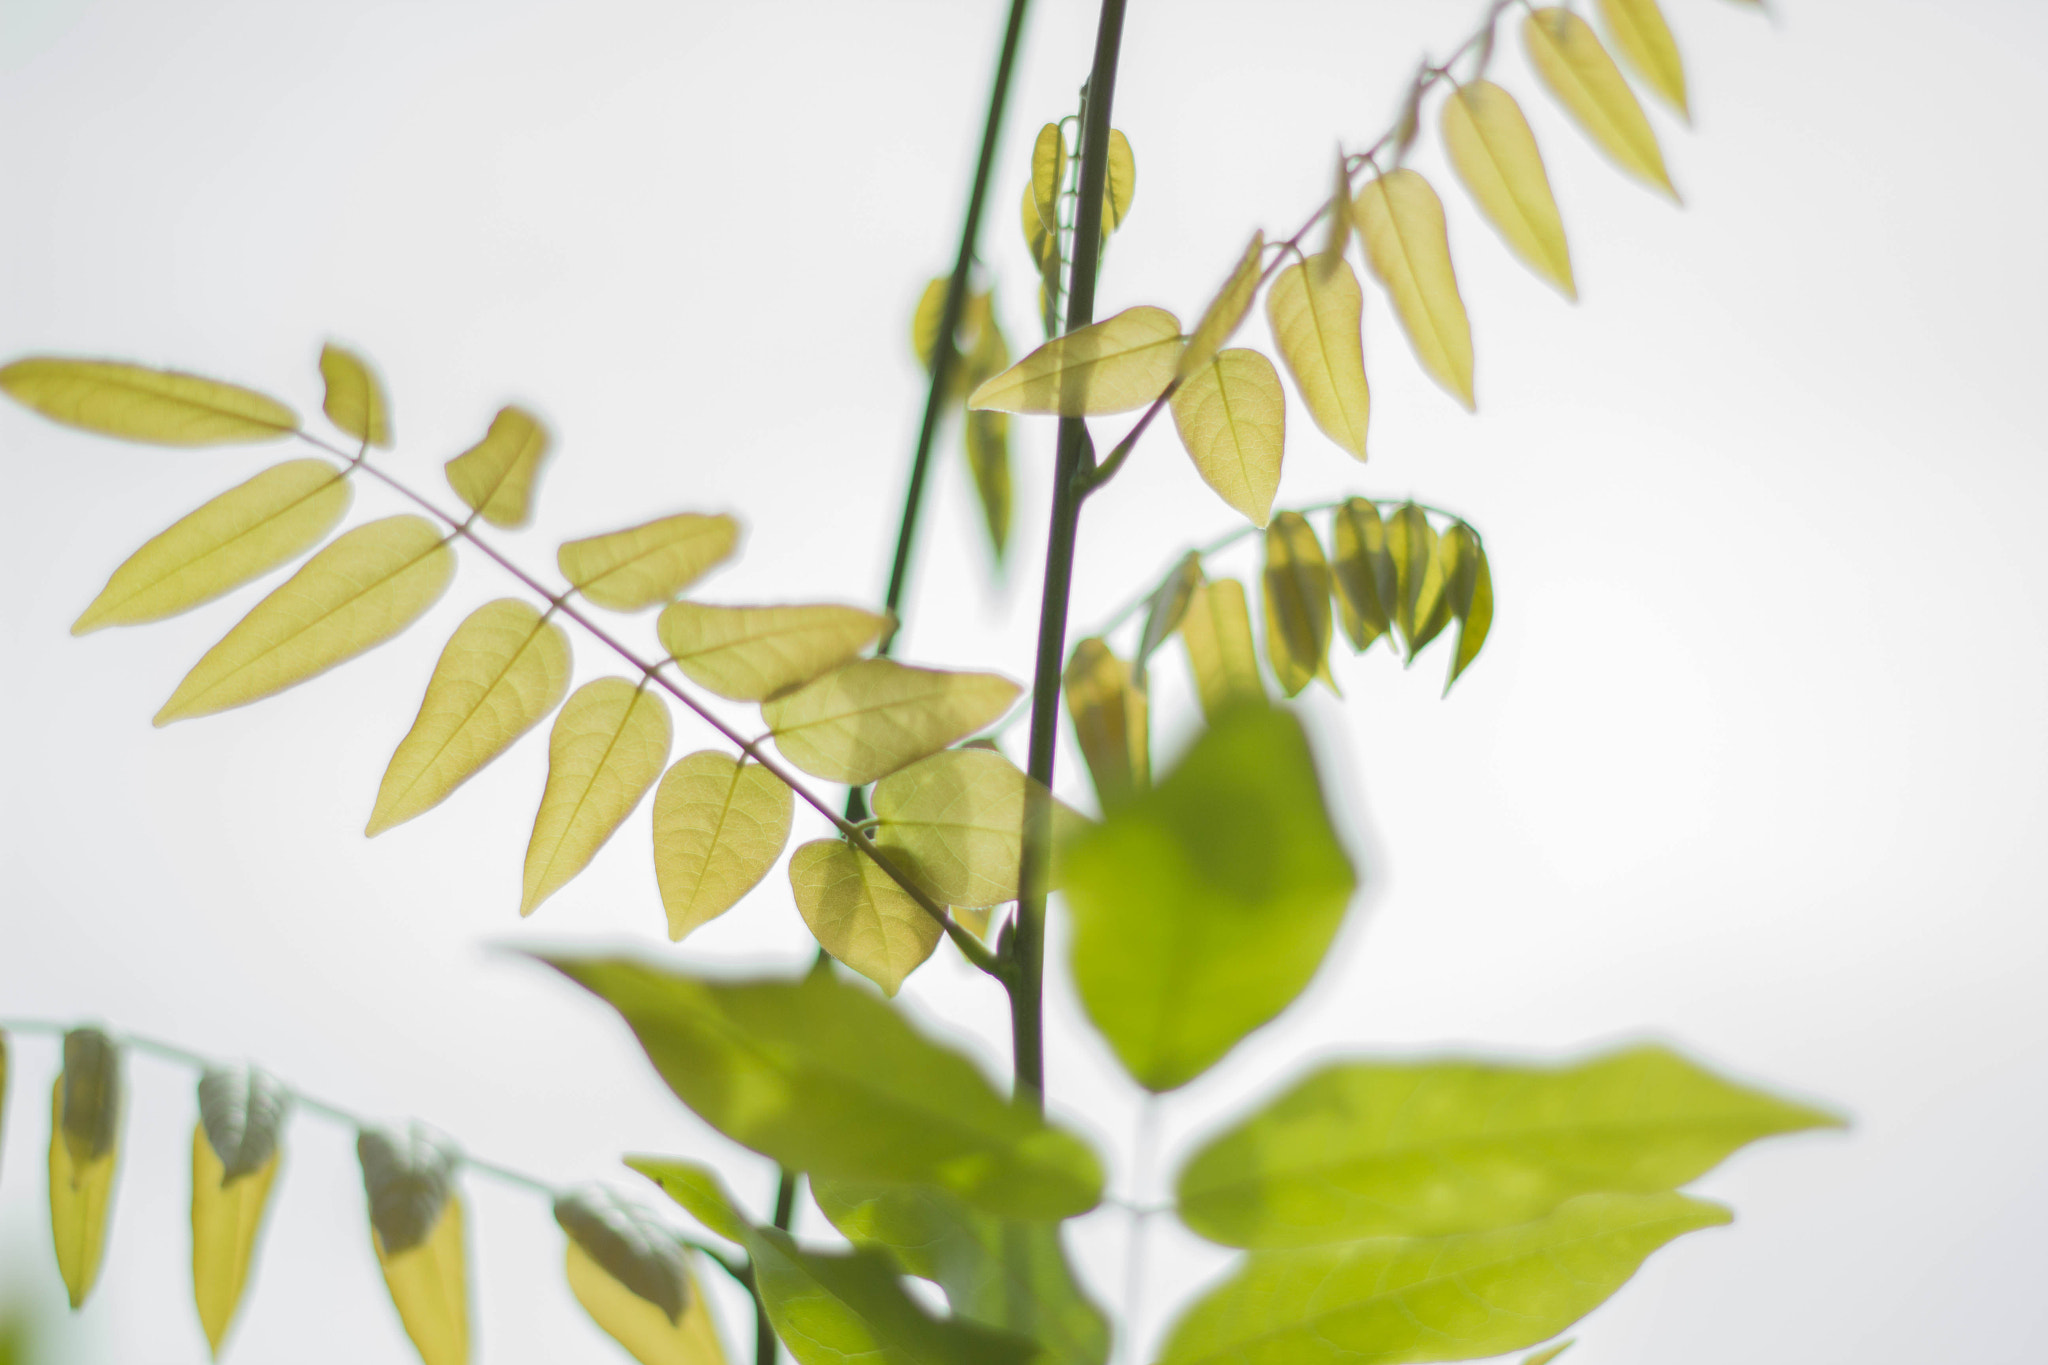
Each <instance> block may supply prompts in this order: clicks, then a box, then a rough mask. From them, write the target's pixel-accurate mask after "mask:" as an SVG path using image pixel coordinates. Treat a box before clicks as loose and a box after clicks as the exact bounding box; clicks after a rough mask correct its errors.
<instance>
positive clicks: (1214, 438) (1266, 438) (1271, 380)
mask: <svg viewBox="0 0 2048 1365" xmlns="http://www.w3.org/2000/svg"><path fill="white" fill-rule="evenodd" d="M1172 407H1173V429H1174V430H1175V431H1176V432H1178V433H1180V443H1181V445H1183V446H1185V447H1186V448H1187V452H1188V456H1189V457H1190V458H1191V459H1193V460H1194V462H1195V472H1196V473H1198V474H1200V475H1201V476H1202V482H1204V483H1206V484H1208V485H1209V487H1211V488H1213V489H1215V490H1216V494H1217V496H1218V497H1220V498H1222V499H1223V501H1225V502H1227V503H1229V504H1230V505H1231V506H1232V507H1233V508H1235V509H1236V510H1237V511H1239V512H1241V513H1243V514H1244V515H1245V516H1246V517H1247V518H1249V519H1250V521H1251V523H1252V525H1254V526H1264V525H1265V524H1266V519H1267V517H1269V516H1270V515H1271V514H1272V511H1273V495H1274V494H1275V493H1276V492H1278V491H1279V489H1280V457H1281V453H1282V450H1283V447H1284V445H1285V443H1286V436H1287V398H1286V395H1285V394H1283V393H1282V392H1281V390H1280V375H1279V373H1278V371H1276V370H1274V368H1273V362H1272V361H1270V360H1268V359H1266V357H1264V356H1262V355H1260V354H1259V353H1258V352H1257V351H1250V350H1245V349H1244V348H1242V347H1236V348H1233V349H1231V350H1228V351H1224V352H1222V353H1221V354H1219V355H1218V356H1217V357H1216V358H1215V359H1214V360H1212V361H1210V362H1209V363H1208V365H1206V366H1204V367H1203V368H1202V369H1200V370H1197V371H1196V372H1195V373H1194V374H1192V375H1190V376H1189V377H1188V378H1187V380H1186V382H1184V383H1183V384H1182V385H1181V386H1180V388H1179V389H1177V390H1176V391H1175V392H1174V395H1173V403H1172Z"/></svg>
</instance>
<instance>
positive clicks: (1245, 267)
mask: <svg viewBox="0 0 2048 1365" xmlns="http://www.w3.org/2000/svg"><path fill="white" fill-rule="evenodd" d="M1265 257H1266V234H1265V232H1264V231H1259V232H1254V233H1253V234H1252V239H1251V241H1250V242H1248V243H1247V244H1246V245H1245V249H1244V254H1243V255H1241V256H1239V257H1238V260H1237V264H1236V265H1235V266H1233V267H1232V268H1231V271H1230V278H1228V279H1226V280H1225V281H1224V282H1223V287H1222V288H1221V289H1219V290H1217V291H1216V297H1215V298H1213V299H1211V300H1209V306H1208V307H1207V308H1205V309H1203V310H1202V317H1201V320H1200V321H1199V322H1197V323H1196V324H1195V327H1194V330H1193V331H1191V332H1189V333H1188V341H1187V345H1186V347H1184V348H1183V349H1182V351H1181V353H1180V362H1179V364H1178V365H1177V366H1176V367H1175V369H1174V373H1173V377H1174V378H1176V379H1180V380H1185V379H1187V378H1188V376H1190V375H1192V374H1194V373H1195V372H1196V371H1197V370H1200V369H1202V368H1203V367H1204V366H1206V365H1208V363H1209V362H1210V361H1211V360H1214V359H1215V358H1216V353H1217V352H1218V351H1220V350H1222V349H1223V343H1224V342H1226V341H1228V340H1230V338H1231V336H1232V334H1234V333H1235V332H1236V331H1237V328H1238V325H1239V324H1240V323H1242V322H1243V321H1244V315H1245V314H1246V313H1249V312H1250V311H1251V310H1252V298H1253V296H1254V295H1255V294H1257V292H1258V288H1259V266H1260V264H1261V263H1262V262H1263V261H1264V260H1265Z"/></svg>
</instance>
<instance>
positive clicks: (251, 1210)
mask: <svg viewBox="0 0 2048 1365" xmlns="http://www.w3.org/2000/svg"><path fill="white" fill-rule="evenodd" d="M278 1159H279V1158H278V1152H277V1149H276V1147H275V1146H274V1145H273V1146H272V1147H271V1149H270V1154H269V1155H268V1156H267V1157H266V1158H265V1159H264V1160H263V1162H262V1163H261V1164H260V1165H258V1166H257V1167H255V1168H254V1169H253V1170H251V1171H249V1172H246V1173H245V1174H243V1175H241V1176H240V1177H239V1178H235V1177H231V1176H230V1175H229V1174H228V1168H227V1166H226V1165H225V1164H224V1163H223V1160H222V1158H221V1155H220V1152H219V1150H218V1149H217V1148H216V1147H215V1146H214V1145H213V1143H212V1141H211V1140H210V1139H209V1138H208V1137H207V1134H206V1125H205V1124H203V1123H201V1124H199V1125H197V1126H195V1127H194V1128H193V1130H192V1298H193V1302H194V1304H195V1305H196V1306H197V1307H198V1309H199V1325H200V1327H201V1328H202V1329H203V1330H204V1331H205V1332H206V1341H207V1344H208V1345H209V1346H210V1347H212V1349H213V1354H214V1358H215V1359H219V1358H220V1347H221V1343H222V1342H223V1341H224V1340H226V1339H227V1334H228V1327H229V1326H230V1325H231V1324H232V1323H233V1322H234V1319H235V1310H236V1309H238V1308H240V1307H241V1305H242V1293H243V1291H244V1290H245V1289H246V1288H247V1287H248V1284H249V1266H250V1263H251V1261H253V1260H254V1259H255V1255H256V1239H257V1237H258V1236H259V1235H260V1234H261V1232H262V1230H263V1215H264V1212H265V1211H266V1209H267V1208H268V1207H269V1204H270V1187H271V1183H272V1182H273V1181H274V1180H276V1178H277V1166H278Z"/></svg>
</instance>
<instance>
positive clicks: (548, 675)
mask: <svg viewBox="0 0 2048 1365" xmlns="http://www.w3.org/2000/svg"><path fill="white" fill-rule="evenodd" d="M569 674H570V664H569V636H568V633H567V632H566V631H564V630H563V629H562V628H561V627H560V626H559V625H557V624H555V623H554V622H553V621H550V620H547V619H546V618H544V617H543V616H542V615H541V614H540V612H539V611H538V610H536V609H535V608H534V607H532V606H530V605H529V604H527V603H525V602H522V601H520V600H519V599H518V598H516V597H501V598H499V599H498V600H497V601H495V602H488V603H485V604H484V605H483V606H481V607H478V608H477V609H476V610H475V611H473V612H471V613H470V615H469V617H468V619H466V620H464V621H463V623H462V624H461V625H460V626H458V627H456V629H455V634H454V635H453V636H451V637H450V638H449V641H448V644H447V646H446V647H445V648H444V649H442V651H441V658H440V661H439V662H438V663H436V664H435V665H434V675H433V677H432V678H430V679H429V680H428V682H427V695H426V698H425V699H424V700H423V701H421V702H420V710H419V715H418V716H417V717H415V718H414V720H413V723H412V729H411V730H409V731H407V732H406V736H405V738H404V739H402V740H400V741H399V742H398V749H397V751H396V752H395V753H393V754H392V755H391V762H390V764H389V765H387V766H386V767H385V769H384V781H383V783H382V785H380V786H379V787H378V789H377V804H376V807H375V809H374V810H373V811H372V812H371V814H370V824H369V827H368V828H367V829H365V830H364V831H363V832H364V833H365V834H367V835H372V836H374V835H378V834H382V833H383V832H384V831H385V830H387V829H390V828H391V827H392V826H393V825H398V824H403V823H404V822H405V821H407V820H410V819H412V818H413V817H414V816H416V815H422V814H425V813H426V812H427V811H430V810H432V809H433V808H434V807H435V806H438V805H440V804H441V802H443V801H445V800H447V799H448V796H449V795H450V793H452V792H453V791H454V790H455V789H456V788H457V787H459V786H461V785H462V784H463V783H464V782H467V781H468V780H469V779H470V778H471V777H472V776H474V775H475V774H477V773H478V772H480V771H482V770H483V768H484V766H485V765H486V764H488V763H489V762H490V761H491V760H492V759H494V758H496V757H497V756H498V755H499V754H502V753H504V752H505V750H506V749H508V748H510V747H511V746H512V742H513V741H514V740H516V739H518V738H519V737H520V736H521V735H523V734H525V733H526V732H527V731H528V730H531V729H532V728H533V727H534V726H536V725H538V724H540V723H541V722H542V721H543V720H545V719H547V716H548V713H549V712H550V711H552V710H554V709H555V707H557V706H558V705H560V704H561V701H562V698H563V697H564V696H565V695H567V693H568V691H569Z"/></svg>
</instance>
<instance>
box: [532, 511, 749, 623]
mask: <svg viewBox="0 0 2048 1365" xmlns="http://www.w3.org/2000/svg"><path fill="white" fill-rule="evenodd" d="M739 539H740V524H739V523H738V522H737V521H735V520H733V519H732V518H731V517H728V516H725V515H723V514H720V515H718V516H704V515H702V514H700V513H696V512H679V513H677V514H676V515H675V516H672V517H661V518H658V519H657V520H654V521H650V522H646V523H644V524H642V525H639V526H629V527H627V528H626V529H625V530H623V531H611V532H607V533H606V534H604V535H601V536H589V537H586V538H585V539H583V540H571V541H565V542H564V543H563V545H562V547H561V548H560V549H559V550H557V551H555V563H556V565H557V566H558V567H560V569H561V570H562V577H564V578H566V579H568V580H569V585H570V586H571V587H573V588H575V589H576V591H578V592H580V593H582V594H583V595H584V596H585V597H587V598H589V599H590V600H591V601H592V602H595V603H597V605H598V606H600V607H608V608H610V609H611V610H613V611H639V610H641V609H642V608H643V607H651V606H654V605H656V604H657V603H661V602H666V601H668V600H669V599H670V598H672V597H674V596H675V595H676V594H677V593H679V592H681V591H682V590H683V589H685V588H687V587H689V586H690V585H691V584H692V583H695V582H696V581H697V580H698V579H700V578H702V577H703V576H704V575H705V574H707V573H709V572H710V571H711V570H712V569H714V568H716V567H717V566H718V565H720V564H723V563H724V562H725V561H726V560H728V559H730V558H731V557H732V552H733V550H734V548H735V547H736V546H737V545H738V544H739Z"/></svg>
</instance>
